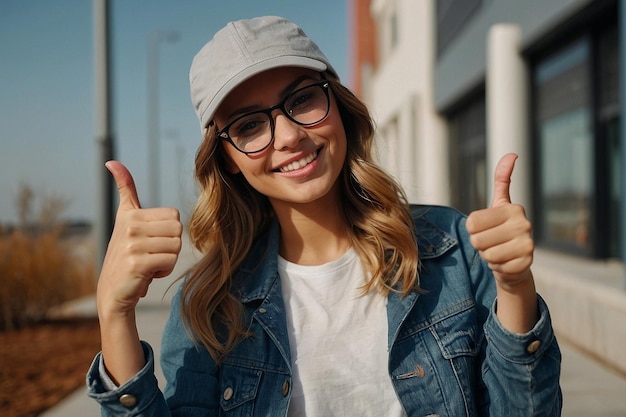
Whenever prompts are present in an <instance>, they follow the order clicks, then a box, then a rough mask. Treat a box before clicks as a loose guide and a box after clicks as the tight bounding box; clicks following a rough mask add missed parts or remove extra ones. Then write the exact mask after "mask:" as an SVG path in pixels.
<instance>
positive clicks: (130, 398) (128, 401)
mask: <svg viewBox="0 0 626 417" xmlns="http://www.w3.org/2000/svg"><path fill="white" fill-rule="evenodd" d="M120 404H122V405H123V406H124V407H126V408H133V407H134V406H135V405H137V397H135V396H134V395H130V394H124V395H122V396H121V397H120Z"/></svg>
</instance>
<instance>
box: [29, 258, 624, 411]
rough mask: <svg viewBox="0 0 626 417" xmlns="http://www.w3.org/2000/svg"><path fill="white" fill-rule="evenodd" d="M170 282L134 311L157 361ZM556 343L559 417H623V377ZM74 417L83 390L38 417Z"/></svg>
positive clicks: (90, 405) (87, 405)
mask: <svg viewBox="0 0 626 417" xmlns="http://www.w3.org/2000/svg"><path fill="white" fill-rule="evenodd" d="M195 259H196V255H195V254H194V253H193V252H192V250H191V248H190V247H188V246H183V250H182V252H181V255H180V259H179V262H178V265H177V267H176V269H175V270H174V272H173V274H172V276H179V275H180V274H182V273H183V272H184V270H185V269H186V268H187V267H188V266H190V265H191V264H192V263H193V262H194V260H195ZM172 282H173V279H172V278H165V279H160V280H155V281H154V282H153V283H152V285H151V287H150V291H149V293H148V296H147V297H146V298H145V299H143V300H142V301H141V303H140V304H139V307H138V309H137V322H138V327H139V329H140V335H141V338H142V339H144V340H146V341H148V342H149V343H150V344H151V345H152V346H153V348H154V350H155V354H156V355H157V357H158V356H159V353H160V351H159V349H160V343H161V331H162V329H163V326H164V324H165V321H166V320H167V317H168V311H169V301H170V299H171V296H172V295H173V293H174V291H175V290H174V288H172V289H170V290H169V291H167V289H168V287H169V285H170V284H171V283H172ZM164 295H165V297H164ZM78 309H79V310H80V311H82V312H84V313H87V314H89V313H90V312H91V313H92V314H94V313H95V305H94V303H93V301H91V300H87V301H86V302H85V303H84V304H82V305H79V306H78ZM559 342H560V345H561V350H562V352H563V369H562V376H561V387H562V389H563V397H564V405H563V414H562V416H563V417H583V416H584V417H626V376H625V375H620V374H618V373H616V372H614V371H612V370H611V369H608V368H606V367H605V366H603V365H602V364H601V363H599V362H598V361H596V360H594V359H593V358H592V357H590V356H589V355H586V354H584V353H582V352H580V351H578V350H577V349H576V348H575V347H574V346H573V345H572V344H570V343H568V342H567V341H566V340H559ZM95 353H96V352H94V355H95ZM86 366H87V365H86ZM85 371H86V369H85ZM156 372H157V378H158V379H159V383H160V385H161V387H163V386H164V378H163V375H162V374H161V370H160V368H159V367H158V363H157V371H156ZM74 416H76V417H78V416H80V417H99V416H100V409H99V406H98V404H97V403H96V402H95V401H94V400H92V399H90V398H89V397H87V394H86V389H85V388H81V389H79V390H77V391H76V392H75V393H73V394H72V395H70V396H69V397H67V398H66V399H65V400H64V401H62V402H61V403H60V404H58V405H57V406H55V407H53V408H52V409H50V410H48V411H47V412H45V413H43V414H42V415H41V416H40V417H74ZM494 417H500V416H494ZM501 417H504V416H501Z"/></svg>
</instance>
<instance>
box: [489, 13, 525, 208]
mask: <svg viewBox="0 0 626 417" xmlns="http://www.w3.org/2000/svg"><path fill="white" fill-rule="evenodd" d="M521 39H522V33H521V29H520V28H519V26H517V25H513V24H497V25H494V26H492V27H491V29H490V31H489V35H488V41H487V42H488V44H487V83H486V84H487V85H486V90H487V169H488V173H489V175H488V176H487V178H488V184H487V189H488V190H489V193H488V194H487V195H488V196H489V202H490V199H491V196H492V195H493V172H494V170H495V167H496V164H497V163H498V160H499V159H500V158H501V157H502V155H504V154H506V153H509V152H515V153H517V154H518V155H519V159H518V160H517V163H516V165H515V170H514V171H513V176H512V178H511V199H512V201H513V202H514V203H517V204H521V205H523V206H524V207H526V209H527V212H528V213H530V208H531V204H532V198H531V191H530V190H531V171H530V168H531V166H532V161H531V159H530V158H531V154H530V138H529V135H528V132H529V125H530V118H529V116H528V90H529V85H528V74H527V68H526V64H525V62H524V60H523V59H522V56H521V55H520V44H521Z"/></svg>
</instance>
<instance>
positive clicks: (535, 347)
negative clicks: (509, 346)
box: [526, 340, 541, 353]
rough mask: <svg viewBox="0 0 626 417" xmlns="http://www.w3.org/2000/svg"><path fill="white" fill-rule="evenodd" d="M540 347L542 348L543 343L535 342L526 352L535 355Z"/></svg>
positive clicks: (530, 344) (529, 345) (531, 343)
mask: <svg viewBox="0 0 626 417" xmlns="http://www.w3.org/2000/svg"><path fill="white" fill-rule="evenodd" d="M539 346H541V341H540V340H534V341H532V342H530V343H529V344H528V346H527V347H526V352H528V353H535V352H536V351H537V350H538V349H539Z"/></svg>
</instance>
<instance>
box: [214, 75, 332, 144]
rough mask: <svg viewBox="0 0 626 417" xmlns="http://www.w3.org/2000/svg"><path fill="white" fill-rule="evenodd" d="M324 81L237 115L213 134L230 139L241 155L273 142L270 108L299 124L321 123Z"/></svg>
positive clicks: (325, 103)
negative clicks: (270, 105)
mask: <svg viewBox="0 0 626 417" xmlns="http://www.w3.org/2000/svg"><path fill="white" fill-rule="evenodd" d="M328 89H329V85H328V81H321V82H318V83H315V84H309V85H307V86H304V87H302V88H298V89H297V90H294V91H292V92H291V93H289V95H287V96H286V97H285V98H284V99H282V100H281V102H280V103H278V104H277V105H275V106H274V107H270V108H269V109H265V110H257V111H254V112H251V113H246V114H244V115H242V116H239V117H237V118H236V119H235V120H233V121H232V122H230V123H228V124H227V125H226V126H225V127H224V128H223V129H222V130H220V131H218V132H217V137H219V138H220V139H223V140H226V141H228V142H230V143H231V144H232V145H233V146H234V147H235V148H236V149H237V150H238V151H239V152H242V153H245V154H251V153H257V152H261V151H263V150H265V149H266V148H267V147H268V146H270V144H271V143H272V142H273V141H274V118H273V117H272V113H273V112H274V110H280V111H281V112H283V114H284V115H285V116H287V118H288V119H289V120H291V121H292V122H294V123H296V124H298V125H300V126H313V125H316V124H318V123H320V122H322V121H323V120H324V119H325V118H326V116H328V112H329V109H330V97H329V94H328Z"/></svg>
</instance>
